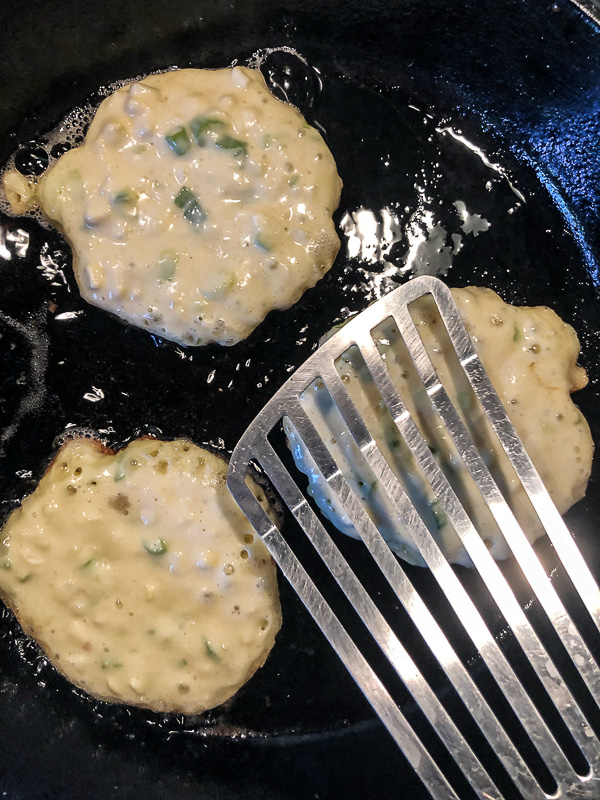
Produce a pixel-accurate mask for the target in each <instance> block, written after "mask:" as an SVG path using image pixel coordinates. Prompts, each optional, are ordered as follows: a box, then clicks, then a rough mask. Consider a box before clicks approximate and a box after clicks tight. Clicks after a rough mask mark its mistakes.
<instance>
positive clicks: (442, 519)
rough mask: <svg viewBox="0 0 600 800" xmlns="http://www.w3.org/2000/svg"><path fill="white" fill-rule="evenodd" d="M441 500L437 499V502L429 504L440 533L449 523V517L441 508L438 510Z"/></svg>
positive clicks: (432, 501) (433, 501)
mask: <svg viewBox="0 0 600 800" xmlns="http://www.w3.org/2000/svg"><path fill="white" fill-rule="evenodd" d="M439 502H440V501H439V500H438V499H437V498H436V499H435V500H431V502H430V503H429V508H430V509H431V513H432V514H433V518H434V520H435V524H436V525H437V529H438V531H439V530H441V529H442V528H443V527H444V525H446V523H447V522H448V517H447V516H446V513H445V512H444V511H442V509H441V508H437V505H438V504H439Z"/></svg>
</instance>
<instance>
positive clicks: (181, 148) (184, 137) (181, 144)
mask: <svg viewBox="0 0 600 800" xmlns="http://www.w3.org/2000/svg"><path fill="white" fill-rule="evenodd" d="M165 142H166V143H167V144H168V145H169V147H170V148H171V150H172V151H173V152H174V153H175V155H176V156H184V155H185V154H186V153H187V151H188V150H189V149H190V147H191V142H190V138H189V136H188V134H187V131H186V129H185V128H184V127H183V125H180V126H179V127H178V128H173V130H172V131H171V132H170V133H168V134H167V135H166V136H165Z"/></svg>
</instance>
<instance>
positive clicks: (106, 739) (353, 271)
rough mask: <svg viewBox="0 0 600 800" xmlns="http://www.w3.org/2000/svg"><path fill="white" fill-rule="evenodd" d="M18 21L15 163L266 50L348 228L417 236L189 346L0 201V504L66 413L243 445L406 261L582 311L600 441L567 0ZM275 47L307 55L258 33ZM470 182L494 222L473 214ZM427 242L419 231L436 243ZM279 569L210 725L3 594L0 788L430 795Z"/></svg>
mask: <svg viewBox="0 0 600 800" xmlns="http://www.w3.org/2000/svg"><path fill="white" fill-rule="evenodd" d="M591 7H593V4H591ZM2 18H3V27H4V31H3V43H2V49H1V51H0V81H1V85H2V87H3V88H2V92H1V95H0V162H4V161H5V160H6V159H7V158H8V157H9V156H10V154H11V153H12V152H13V151H14V150H15V149H16V148H17V146H18V145H21V144H23V143H27V142H36V143H37V144H41V145H44V138H43V135H42V134H43V133H44V131H47V130H49V129H51V128H52V127H53V126H55V125H56V123H57V121H58V120H60V119H61V118H62V117H64V115H65V114H66V113H67V112H68V111H70V110H71V109H72V108H73V107H75V106H78V105H81V104H82V103H83V102H84V101H86V100H87V99H88V98H92V99H93V98H94V93H95V91H96V90H97V88H98V87H99V86H101V85H106V84H109V83H111V82H113V81H115V80H118V79H123V78H129V77H133V76H136V75H139V74H141V73H143V72H147V71H151V70H156V69H163V68H166V67H168V66H171V65H177V66H180V67H185V66H198V67H218V66H225V65H227V64H230V63H231V62H232V60H233V59H236V58H237V59H239V60H240V62H242V63H244V62H246V60H247V59H248V58H250V57H251V56H252V55H253V54H255V53H256V52H257V51H262V55H263V57H264V59H263V65H262V68H263V70H264V72H265V75H266V77H267V78H268V79H269V80H270V82H271V85H272V87H273V88H274V90H275V91H279V92H284V93H286V94H287V96H288V98H289V99H290V100H291V101H292V102H294V103H296V104H297V105H298V106H299V107H300V108H301V109H302V110H303V112H304V113H305V115H306V116H307V117H308V119H309V121H311V122H315V123H318V124H319V125H320V126H322V128H323V129H324V132H325V136H326V139H327V141H328V144H329V146H330V148H331V150H332V151H333V153H334V155H335V157H336V161H337V163H338V167H339V171H340V174H341V175H342V178H343V180H344V192H343V195H342V202H341V206H340V210H339V211H338V213H337V217H336V218H337V221H338V222H340V227H341V228H342V227H345V228H346V229H347V230H348V232H349V233H350V231H349V228H350V227H351V226H350V225H349V222H348V219H349V218H348V217H345V215H346V214H347V213H350V215H352V212H357V211H358V210H360V209H362V215H359V214H355V220H357V221H358V222H359V224H360V226H361V230H363V232H364V227H363V226H364V223H365V221H368V220H369V219H371V220H373V219H375V221H376V222H377V223H379V228H378V229H377V230H378V232H379V234H381V232H382V230H383V226H382V224H381V223H382V220H383V217H384V216H385V214H386V212H385V211H383V212H382V209H390V210H391V211H392V212H393V213H394V214H395V215H396V218H397V220H398V224H399V228H400V229H402V230H403V231H404V234H405V235H404V236H403V238H402V239H401V240H400V241H398V242H395V243H394V244H393V246H391V247H390V248H389V249H388V251H387V252H385V253H384V256H385V263H382V261H381V260H378V259H377V258H376V254H375V255H374V248H376V242H375V241H373V240H369V238H368V236H367V237H366V238H363V239H362V240H361V239H360V237H358V238H357V235H356V231H355V232H354V236H353V238H347V237H346V236H345V235H343V233H342V231H341V230H340V234H341V236H342V239H343V242H342V248H341V251H340V255H339V257H338V259H337V261H336V264H335V265H334V267H333V269H332V270H331V272H330V273H329V274H328V275H327V276H326V277H325V278H324V279H323V280H322V281H321V282H320V283H319V285H318V286H317V287H316V288H315V289H313V290H312V291H310V292H308V293H307V294H306V295H305V296H304V297H303V298H302V299H301V300H300V302H299V303H298V304H297V305H296V306H295V307H294V308H293V309H291V310H289V311H288V312H284V313H273V314H271V315H270V316H269V317H268V319H267V320H266V321H265V322H264V323H263V324H262V325H261V326H260V327H259V329H258V330H257V331H256V332H255V333H254V334H253V335H252V336H251V337H250V338H249V339H248V340H246V341H245V342H242V343H241V344H239V345H237V346H236V347H234V348H231V349H228V350H224V349H221V348H218V347H208V348H205V349H189V350H187V351H184V350H183V349H182V348H179V347H177V346H175V345H173V344H171V343H168V342H167V343H164V342H160V341H158V340H156V339H154V338H152V337H150V336H148V335H147V334H145V333H144V332H142V331H138V330H135V329H132V328H129V327H126V326H125V325H123V324H121V323H120V322H119V321H118V320H116V319H113V318H112V317H110V316H108V315H106V314H104V313H103V312H101V311H98V310H96V309H93V308H91V307H89V306H87V305H86V304H85V303H83V302H82V300H81V299H80V297H79V294H78V292H77V288H76V285H75V282H74V279H73V275H72V273H71V270H70V265H69V258H68V255H67V251H66V249H65V245H64V243H63V242H62V241H61V239H60V237H58V236H57V235H55V234H54V233H50V232H48V231H46V230H44V229H43V228H41V227H40V226H39V225H37V223H35V222H33V221H31V220H26V221H23V220H18V221H16V220H12V219H9V218H7V217H3V218H2V220H1V222H2V227H1V231H2V232H1V235H0V236H1V238H0V334H1V337H0V363H1V366H2V369H1V371H0V382H1V383H0V421H1V426H2V433H0V440H1V441H0V443H1V446H2V455H1V460H0V476H1V485H2V493H1V502H2V507H3V510H4V515H6V514H7V513H8V512H9V511H10V510H11V509H12V508H13V507H14V506H15V504H16V503H17V502H18V501H19V500H20V498H22V497H23V496H24V494H26V493H28V492H29V491H31V490H32V488H33V487H34V486H35V484H36V482H37V480H38V479H39V477H40V475H41V474H42V472H43V470H44V466H45V464H46V463H47V461H48V460H49V458H50V456H51V454H52V452H53V449H54V447H55V444H56V440H57V437H58V436H60V434H62V433H63V432H64V431H65V429H66V428H67V427H68V426H84V427H86V428H89V429H91V430H93V431H96V432H99V433H100V434H101V435H102V436H104V437H105V438H106V439H107V440H108V443H109V444H111V445H116V444H119V443H122V442H124V441H126V440H127V439H128V438H130V437H132V436H134V435H136V434H139V433H140V432H146V431H159V432H162V433H163V434H164V435H165V436H179V435H186V436H190V437H191V438H192V439H193V440H194V441H196V442H197V443H208V444H210V445H212V446H213V447H217V448H219V449H225V450H230V449H231V448H233V446H234V444H235V442H236V441H237V438H238V437H239V435H240V434H241V433H242V431H243V430H244V428H245V427H246V425H247V424H248V423H249V422H250V421H251V419H252V418H253V416H254V415H255V413H256V412H257V411H258V410H259V409H260V407H261V406H262V404H263V403H264V402H265V401H266V400H267V399H268V398H269V397H270V396H271V394H272V392H273V391H274V389H275V388H276V387H277V386H279V385H280V384H281V383H282V382H283V381H284V380H285V378H286V377H287V375H288V374H289V370H290V368H292V367H293V366H296V365H298V364H299V363H301V362H302V360H304V359H305V358H306V357H307V355H308V354H309V353H310V352H312V349H313V348H314V346H315V343H316V342H317V340H318V338H319V336H320V335H321V334H322V333H324V332H325V331H326V330H327V329H328V328H329V327H330V326H331V325H332V324H333V323H335V322H337V321H339V320H340V319H342V318H343V317H344V316H346V315H347V314H348V313H349V312H353V311H356V310H358V309H360V308H362V307H364V305H365V304H366V303H367V302H368V301H369V300H370V299H372V298H373V297H375V296H376V294H377V292H378V291H380V290H383V289H385V288H388V287H391V286H392V285H394V283H395V281H400V280H404V279H406V278H407V277H408V276H409V274H411V273H410V271H405V270H404V266H405V264H406V262H407V259H408V261H410V262H411V263H412V264H413V266H414V267H415V269H417V268H418V269H419V270H421V271H423V270H425V271H432V272H438V273H439V272H440V271H442V272H443V271H445V270H446V269H447V268H448V267H449V269H447V272H448V277H447V280H448V282H449V283H450V284H451V285H465V284H468V283H475V284H485V285H488V286H491V287H492V288H494V289H496V290H498V291H500V292H501V293H502V294H503V296H504V297H505V299H507V300H509V301H516V302H526V303H529V304H534V303H545V304H548V305H550V306H552V307H553V308H555V309H556V310H557V311H558V312H559V313H560V314H561V315H562V316H563V317H564V318H565V319H567V320H569V321H571V322H572V323H573V324H574V325H575V327H576V329H577V330H578V332H579V334H580V337H581V340H582V345H583V355H582V363H583V364H584V365H585V366H586V368H587V369H588V372H589V374H590V379H591V380H590V386H589V387H588V388H587V389H586V390H584V391H583V392H581V393H580V395H579V396H578V402H579V404H580V406H581V408H582V410H583V411H584V413H585V415H586V417H587V418H588V420H589V421H590V424H591V426H592V433H593V435H594V438H595V440H596V441H599V440H600V414H599V411H598V408H599V407H600V405H599V402H598V400H599V397H598V395H599V379H600V367H599V366H598V364H599V362H600V337H599V332H600V302H599V299H600V298H599V286H600V273H599V267H598V259H599V257H600V88H599V87H600V33H599V31H598V29H597V28H596V27H595V26H594V24H593V23H592V22H591V21H590V19H588V18H587V17H586V16H585V15H584V14H583V13H582V12H581V11H580V10H579V9H578V8H576V7H575V6H574V5H572V4H570V3H569V2H566V0H562V1H559V2H556V3H550V2H546V1H545V0H542V1H541V2H540V1H539V0H536V1H535V2H533V0H532V2H522V1H521V2H517V0H513V1H512V2H511V1H509V0H480V1H479V2H465V0H460V2H456V1H455V0H444V2H438V0H427V2H420V3H417V2H414V0H396V2H390V1H389V0H387V1H386V2H369V3H361V2H358V1H357V0H349V2H346V3H344V4H341V3H336V2H324V1H323V0H321V1H320V2H302V3H300V2H296V1H295V0H292V2H287V3H280V2H276V1H275V2H271V1H270V0H265V2H259V1H258V0H255V1H254V2H251V1H250V0H246V2H239V3H238V2H217V1H216V0H211V1H210V2H198V3H194V4H190V3H189V2H180V1H179V0H173V1H172V2H170V3H164V2H158V1H157V0H146V1H145V2H144V3H142V4H140V3H139V2H137V3H136V2H130V0H119V2H116V1H115V0H109V1H107V2H104V3H98V2H96V3H91V2H82V0H79V1H76V0H65V1H64V2H41V1H40V0H38V2H29V3H27V4H23V3H17V2H13V0H4V3H3V4H2ZM282 47H283V48H292V50H293V51H295V52H290V51H285V50H283V51H282V50H279V51H276V52H271V53H270V54H267V52H266V51H267V49H269V48H282ZM295 53H299V54H300V55H301V56H302V57H303V58H304V59H306V62H307V63H303V62H302V61H301V60H300V59H299V58H298V56H297V55H296V54H295ZM441 129H447V130H446V132H445V133H444V132H442V130H441ZM449 129H451V130H449ZM461 136H462V137H463V138H462V139H461V138H460V137H461ZM465 142H468V144H469V146H467V144H466V143H465ZM478 148H479V149H478ZM26 155H27V154H26V153H22V154H21V161H20V163H21V164H22V165H23V164H24V163H25V162H26V161H27V158H26ZM494 165H496V166H495V167H494ZM457 201H462V202H463V203H464V204H465V205H466V210H467V211H468V212H469V213H470V214H478V215H480V216H481V217H482V218H483V219H485V220H486V221H487V222H489V223H490V227H489V228H488V229H487V230H481V231H480V232H478V233H477V235H475V232H472V233H467V232H466V231H465V230H464V229H463V228H461V225H462V224H463V220H462V219H461V218H460V216H459V211H460V210H461V208H462V207H461V206H459V207H458V208H457V206H456V205H455V203H456V202H457ZM367 212H373V215H374V216H371V217H369V214H368V213H367ZM428 215H429V216H428ZM476 221H477V220H476ZM342 222H344V224H342ZM428 223H429V227H428ZM480 227H481V226H480ZM483 227H485V224H483ZM407 231H408V235H407ZM25 234H28V235H29V242H28V244H27V242H26V236H25ZM419 237H420V238H421V239H424V240H428V241H427V242H426V243H425V245H422V246H421V249H417V241H418V239H419ZM453 237H454V238H453ZM409 245H410V247H409ZM349 247H350V248H355V249H354V250H352V249H350V250H349V249H348V248H349ZM356 248H358V250H359V252H358V254H357V255H355V256H354V257H350V254H352V253H356ZM599 478H600V469H599V468H598V464H597V463H596V468H595V470H594V475H593V477H592V482H591V484H590V489H589V491H588V495H587V497H586V499H585V500H584V501H583V502H581V503H580V504H579V505H578V506H577V507H576V509H574V510H573V511H572V512H571V513H570V514H569V524H570V526H571V528H572V530H573V531H574V533H575V534H576V536H577V537H578V541H579V542H580V544H581V546H582V548H583V549H584V551H585V553H586V555H587V556H588V558H589V559H590V561H591V562H592V563H593V564H594V565H598V566H600V553H599V552H598V548H597V546H596V544H595V535H596V528H597V520H598V516H599V514H600V498H599V492H598V488H599ZM281 589H282V600H283V605H284V620H285V621H284V626H283V629H282V632H281V635H280V637H279V640H278V643H277V645H276V648H275V650H274V652H273V654H272V655H271V657H270V659H269V661H268V663H267V665H266V666H265V667H264V668H263V669H262V670H261V671H260V672H259V673H258V674H257V675H256V676H255V678H254V679H253V680H252V681H251V683H250V684H249V685H248V686H247V687H246V688H245V689H243V690H242V691H241V692H240V693H239V694H238V695H237V696H236V697H235V698H234V700H233V701H232V702H231V703H230V704H229V705H228V706H226V707H225V708H221V709H217V710H216V711H215V712H214V713H210V714H208V715H206V716H205V717H202V718H199V719H194V720H185V719H181V718H176V717H169V716H160V715H156V714H150V713H144V712H142V711H138V710H128V709H124V708H120V707H114V706H109V705H106V704H98V703H94V702H92V701H90V700H89V698H87V697H85V696H84V695H83V694H82V693H80V692H78V691H75V690H73V689H72V687H70V686H69V685H68V684H67V682H66V681H65V680H64V679H62V677H61V676H60V675H58V674H57V673H56V672H55V671H54V670H53V669H52V668H51V667H50V666H48V665H47V664H46V662H45V661H44V659H42V658H41V657H40V654H39V652H38V650H37V649H36V647H35V646H34V645H32V644H31V643H30V642H28V641H26V640H24V639H23V637H22V636H21V635H20V634H19V632H18V628H17V626H16V625H15V623H14V621H13V620H12V619H11V617H10V615H9V614H7V613H5V614H4V616H3V618H2V620H1V621H0V636H1V639H0V729H1V730H2V747H1V749H0V791H1V792H2V796H3V797H7V798H10V800H19V799H20V798H23V799H24V800H25V799H26V800H33V798H90V800H92V799H93V798H109V797H110V798H119V800H121V798H138V797H143V798H157V800H158V799H159V798H160V799H162V798H167V797H172V796H177V797H180V798H207V800H212V799H213V798H214V799H215V800H217V799H218V800H221V799H222V800H229V798H248V799H249V800H250V799H251V798H298V800H302V799H303V798H315V800H316V798H321V799H323V798H342V797H344V798H346V797H349V798H354V797H388V796H394V797H404V796H408V795H410V796H412V797H413V798H415V800H416V799H417V798H420V797H425V793H424V791H423V789H422V788H421V786H420V784H418V782H417V781H416V779H414V778H413V777H412V775H411V773H410V771H409V770H408V769H407V767H406V765H405V762H404V759H403V757H402V756H401V755H400V754H399V753H398V752H397V750H396V749H395V747H394V746H393V745H392V743H391V740H389V739H388V736H387V734H386V733H385V732H384V731H383V730H382V729H381V726H380V725H379V723H378V722H377V721H375V720H373V718H372V714H371V712H370V709H369V708H368V706H367V704H366V702H365V701H364V700H363V698H362V696H361V695H360V693H359V691H358V690H357V689H356V688H355V687H354V685H353V684H352V681H351V680H350V679H349V678H348V677H347V676H346V674H345V673H344V671H343V670H342V668H341V667H340V666H339V664H338V663H337V660H336V658H335V656H333V655H332V654H330V652H329V649H328V646H327V645H326V644H325V643H324V642H323V641H322V640H321V637H320V634H319V633H318V631H316V629H315V627H314V625H313V624H312V622H311V621H310V619H309V618H307V615H306V613H305V612H304V610H303V608H302V606H301V605H300V603H299V602H298V601H297V600H296V599H295V598H294V597H293V596H292V593H291V591H290V590H289V589H288V588H287V586H286V585H282V586H281Z"/></svg>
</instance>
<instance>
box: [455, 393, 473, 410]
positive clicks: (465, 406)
mask: <svg viewBox="0 0 600 800" xmlns="http://www.w3.org/2000/svg"><path fill="white" fill-rule="evenodd" d="M471 399H472V398H471V392H459V393H458V404H459V406H460V407H461V408H462V410H463V411H469V409H470V408H471Z"/></svg>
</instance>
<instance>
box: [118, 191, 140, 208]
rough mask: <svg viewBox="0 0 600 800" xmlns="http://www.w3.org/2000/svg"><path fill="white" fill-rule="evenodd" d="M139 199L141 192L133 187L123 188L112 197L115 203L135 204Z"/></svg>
mask: <svg viewBox="0 0 600 800" xmlns="http://www.w3.org/2000/svg"><path fill="white" fill-rule="evenodd" d="M138 199H139V194H138V193H137V192H135V191H134V190H133V189H122V190H121V191H120V192H118V193H117V194H116V195H115V196H114V197H113V199H112V202H113V205H117V206H121V205H133V203H135V202H136V201H137V200H138Z"/></svg>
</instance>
